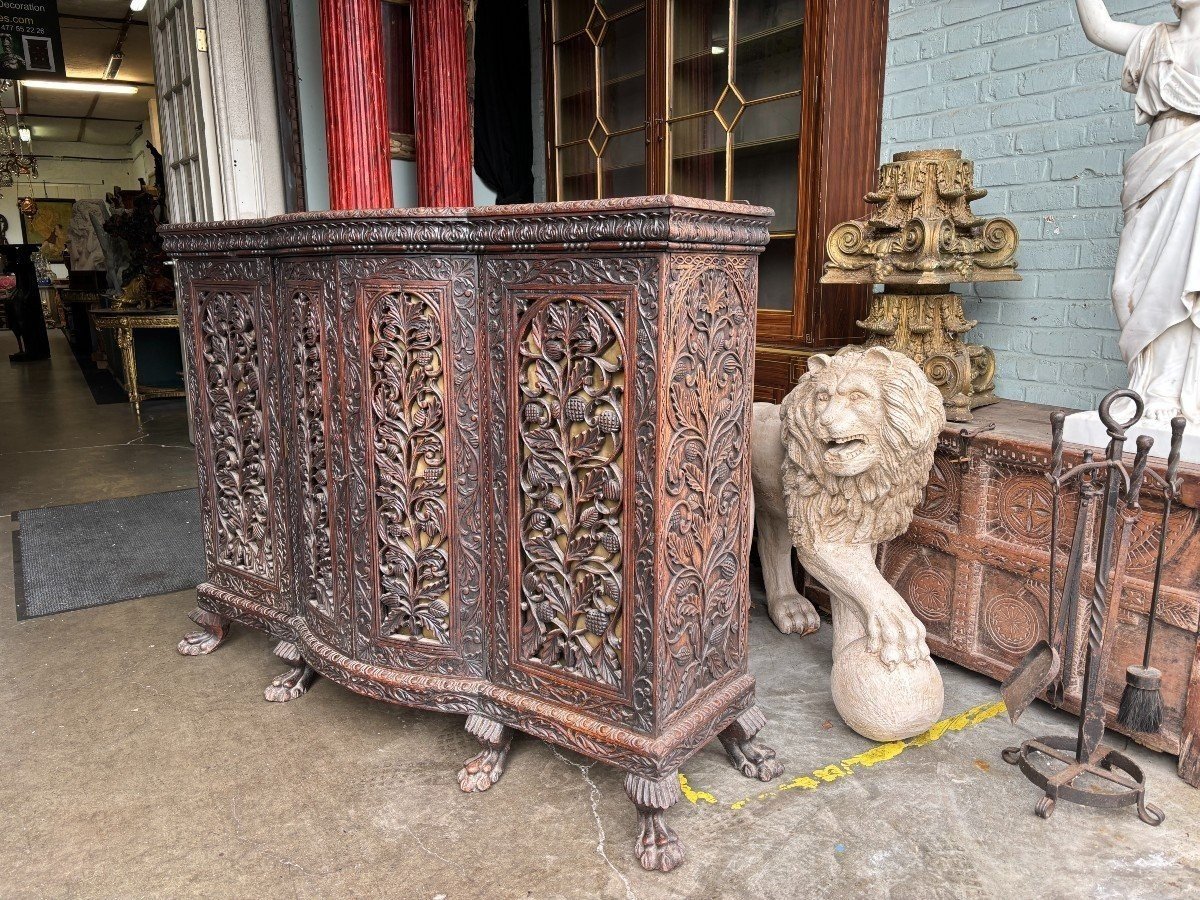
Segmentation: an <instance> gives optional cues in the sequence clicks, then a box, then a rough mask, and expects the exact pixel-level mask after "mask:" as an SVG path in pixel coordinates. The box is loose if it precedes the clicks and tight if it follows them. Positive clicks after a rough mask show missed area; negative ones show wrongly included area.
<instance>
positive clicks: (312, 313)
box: [291, 290, 334, 619]
mask: <svg viewBox="0 0 1200 900" xmlns="http://www.w3.org/2000/svg"><path fill="white" fill-rule="evenodd" d="M291 304H292V323H293V325H292V335H291V337H292V367H293V377H294V379H295V386H296V388H295V389H296V400H295V403H296V409H295V413H296V437H297V439H298V440H297V443H298V447H297V453H298V457H299V458H298V463H299V467H300V481H301V483H302V484H303V485H304V490H303V491H302V492H301V494H300V501H301V502H300V506H301V508H300V528H301V534H300V540H301V542H302V543H303V544H304V545H305V547H306V548H307V551H306V552H305V553H304V554H303V555H302V556H303V559H302V563H303V566H304V569H305V576H306V577H305V583H304V584H303V588H304V589H305V596H304V597H303V598H302V600H303V602H305V603H307V604H308V605H309V606H311V607H312V608H313V609H315V610H317V611H318V612H319V613H321V615H323V616H325V617H326V618H330V619H332V618H333V614H334V609H333V578H334V574H333V564H332V559H333V546H332V540H331V529H330V520H329V507H330V497H329V493H330V485H329V474H328V473H329V458H328V445H327V440H328V436H327V435H326V433H325V384H326V379H325V365H324V361H323V358H322V355H323V353H324V345H325V334H324V326H323V325H322V323H321V315H320V298H319V297H316V298H314V297H312V296H310V294H309V293H308V292H307V291H304V290H296V291H293V292H292V295H291Z"/></svg>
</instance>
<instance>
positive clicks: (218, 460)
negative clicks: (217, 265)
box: [198, 291, 275, 580]
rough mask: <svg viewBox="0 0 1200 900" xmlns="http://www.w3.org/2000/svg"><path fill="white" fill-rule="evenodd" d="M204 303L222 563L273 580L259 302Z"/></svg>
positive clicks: (207, 297) (214, 299)
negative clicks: (256, 308)
mask: <svg viewBox="0 0 1200 900" xmlns="http://www.w3.org/2000/svg"><path fill="white" fill-rule="evenodd" d="M198 300H199V306H200V340H201V350H202V353H203V356H204V376H205V383H204V392H205V396H206V398H207V400H208V407H209V421H208V423H207V424H208V427H209V428H210V429H211V432H212V445H211V446H212V466H213V489H214V498H215V504H214V509H213V516H214V520H215V523H214V524H215V527H216V530H217V535H218V538H217V541H216V547H217V561H218V562H219V563H221V564H223V565H227V566H231V567H233V568H236V569H240V570H242V571H244V572H247V573H249V574H251V575H256V576H259V577H260V578H265V579H269V580H270V579H273V578H274V573H275V547H274V541H273V539H272V534H271V521H270V497H269V489H268V476H267V464H266V456H265V450H264V446H263V441H264V434H265V429H264V421H263V409H262V403H263V397H262V394H263V390H264V385H263V381H262V375H261V371H260V363H259V345H258V331H257V329H256V327H255V321H254V298H253V295H252V294H250V293H248V292H247V293H243V292H235V291H210V292H204V293H202V294H201V295H200V296H199V298H198Z"/></svg>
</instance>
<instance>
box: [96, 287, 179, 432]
mask: <svg viewBox="0 0 1200 900" xmlns="http://www.w3.org/2000/svg"><path fill="white" fill-rule="evenodd" d="M88 315H89V316H90V317H91V320H92V325H93V327H94V328H95V329H96V331H97V332H102V331H106V330H111V331H112V332H113V334H115V335H116V340H117V348H118V349H119V350H120V351H121V387H123V388H124V389H125V393H126V394H127V395H128V396H129V402H130V403H131V404H133V411H134V412H135V413H136V414H138V415H141V412H142V401H143V400H147V399H150V398H155V397H183V396H186V391H185V390H184V388H183V385H182V384H180V385H179V387H164V386H162V385H150V384H142V383H141V381H140V380H139V376H138V361H137V341H136V340H135V339H134V331H135V330H141V329H157V330H161V329H164V328H165V329H167V330H168V331H171V332H177V331H179V313H178V312H176V311H175V310H173V309H163V310H157V309H156V310H147V309H100V308H94V309H92V310H91V311H90V312H89V313H88ZM171 343H172V344H176V345H177V344H178V341H177V340H175V339H174V338H172V341H171ZM172 353H174V350H173V349H172Z"/></svg>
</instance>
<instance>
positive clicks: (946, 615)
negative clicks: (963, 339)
mask: <svg viewBox="0 0 1200 900" xmlns="http://www.w3.org/2000/svg"><path fill="white" fill-rule="evenodd" d="M1051 412H1053V408H1052V407H1048V406H1037V405H1034V404H1029V403H1018V402H1014V401H1010V400H1005V401H1001V402H1000V403H997V404H996V405H994V406H989V407H987V408H986V409H983V410H978V411H977V412H976V416H975V421H974V422H972V423H971V426H970V427H969V428H968V429H965V430H964V429H963V428H962V427H961V426H958V425H955V424H951V425H949V426H947V428H946V430H945V431H944V432H943V433H942V438H941V441H940V443H939V445H938V451H937V456H936V458H935V461H934V469H933V473H932V476H931V477H930V481H929V487H928V489H927V490H926V493H925V499H924V501H923V503H922V504H921V506H920V507H919V508H918V509H917V513H916V516H915V517H914V519H913V524H912V527H911V528H910V529H909V531H908V533H907V534H905V535H904V536H903V537H900V538H898V539H896V540H894V541H892V542H891V544H890V545H889V546H887V547H886V548H885V549H884V550H883V558H882V568H883V571H884V574H885V575H886V576H887V577H888V579H889V580H890V581H891V582H892V583H893V584H894V585H895V586H896V588H897V590H899V591H900V593H901V594H902V595H903V596H904V597H906V598H907V599H908V601H909V604H910V606H911V607H912V609H913V611H914V612H915V613H916V614H917V615H918V616H920V618H921V620H922V621H923V622H924V623H925V626H926V628H927V629H928V632H929V647H930V649H931V650H932V651H933V652H934V653H936V654H937V655H938V656H941V657H943V658H945V659H949V660H953V661H954V662H956V663H958V664H959V665H962V666H966V667H967V668H969V669H973V670H975V671H977V672H982V673H984V674H986V675H990V676H992V677H993V678H996V679H1002V678H1004V677H1005V676H1006V675H1007V674H1008V673H1009V671H1011V669H1012V667H1013V666H1014V665H1016V663H1017V662H1019V661H1020V659H1021V657H1022V656H1023V655H1024V654H1025V652H1026V651H1027V650H1029V648H1030V647H1032V646H1033V644H1034V642H1036V641H1037V640H1038V639H1039V638H1043V637H1045V636H1046V603H1047V594H1046V572H1047V568H1048V567H1049V564H1050V554H1049V542H1050V499H1051V495H1050V485H1049V484H1048V482H1047V481H1046V479H1045V474H1044V473H1045V472H1046V471H1047V470H1048V469H1049V462H1050V413H1051ZM988 425H991V426H993V427H992V429H991V430H987V431H982V430H979V429H981V428H983V427H986V426H988ZM964 432H965V433H964ZM971 432H975V433H974V434H971ZM1072 446H1073V445H1068V452H1067V454H1066V457H1065V458H1066V460H1067V463H1068V465H1073V464H1075V463H1077V462H1079V461H1080V454H1079V452H1074V453H1072V452H1071V448H1072ZM1075 449H1076V451H1078V449H1079V448H1075ZM1152 467H1154V468H1157V469H1158V470H1159V472H1160V474H1161V473H1162V460H1157V459H1152ZM1180 477H1181V479H1182V481H1183V502H1182V503H1181V504H1179V505H1177V506H1175V507H1174V508H1173V509H1172V512H1171V522H1170V530H1169V532H1168V536H1167V550H1166V561H1165V567H1164V578H1163V585H1164V587H1163V594H1162V598H1161V600H1160V602H1159V610H1158V620H1159V629H1158V632H1157V634H1156V637H1155V658H1154V659H1153V660H1152V663H1153V664H1154V666H1156V667H1157V668H1159V669H1161V670H1162V672H1163V700H1164V704H1165V707H1166V709H1165V716H1164V724H1163V727H1162V730H1161V731H1160V732H1159V734H1157V735H1154V736H1147V735H1131V736H1132V737H1133V738H1134V739H1135V740H1137V741H1140V742H1141V743H1144V744H1145V745H1146V746H1148V747H1152V748H1154V749H1156V750H1165V751H1167V752H1170V753H1177V754H1179V773H1180V776H1181V777H1183V778H1184V779H1185V780H1187V781H1188V782H1189V783H1191V784H1193V785H1195V784H1197V783H1200V652H1198V651H1200V644H1198V641H1200V510H1198V509H1197V507H1198V506H1200V467H1197V466H1189V465H1186V464H1185V465H1183V466H1181V467H1180ZM1147 494H1148V496H1147ZM1142 503H1143V508H1144V511H1143V515H1142V519H1141V524H1140V525H1138V526H1137V528H1136V530H1135V532H1134V536H1133V542H1132V545H1131V546H1132V552H1131V559H1130V564H1129V567H1128V570H1127V576H1126V582H1125V585H1124V592H1123V596H1122V598H1121V612H1120V615H1119V617H1118V618H1117V619H1116V622H1117V624H1116V626H1115V627H1116V629H1117V632H1116V635H1117V638H1116V644H1115V645H1114V646H1115V649H1114V651H1113V653H1112V654H1111V656H1110V657H1109V669H1108V671H1107V672H1106V673H1105V688H1106V693H1107V706H1108V713H1109V715H1108V726H1109V727H1110V728H1116V712H1117V708H1118V706H1119V705H1120V700H1121V691H1122V689H1123V688H1124V686H1125V668H1126V666H1128V665H1130V664H1131V663H1140V662H1141V655H1142V649H1143V644H1144V641H1145V630H1146V617H1147V615H1148V614H1149V609H1150V592H1151V586H1152V584H1153V579H1154V563H1155V554H1156V549H1157V541H1156V540H1154V535H1155V533H1156V529H1157V525H1158V522H1159V520H1160V519H1161V517H1162V495H1161V493H1160V492H1158V491H1156V490H1154V489H1152V488H1148V489H1147V490H1146V491H1143V494H1142ZM1067 506H1068V508H1067V509H1066V510H1065V511H1064V513H1063V515H1064V519H1063V521H1064V522H1066V523H1067V525H1066V527H1063V528H1062V529H1060V532H1059V534H1060V536H1061V540H1062V543H1061V545H1060V546H1061V547H1062V548H1063V552H1062V553H1061V554H1060V555H1059V561H1060V563H1059V564H1060V565H1061V566H1064V567H1065V565H1066V556H1067V552H1069V541H1070V538H1071V527H1070V526H1071V523H1073V522H1074V517H1075V509H1074V507H1073V506H1072V505H1071V504H1070V503H1068V504H1067ZM1096 506H1099V504H1096ZM1093 512H1094V513H1095V512H1098V510H1095V509H1094V510H1093ZM1091 527H1092V528H1095V527H1097V525H1096V523H1095V522H1094V521H1093V522H1092V524H1091ZM1086 544H1087V546H1092V545H1093V544H1094V541H1090V540H1089V541H1087V542H1086ZM1094 566H1095V561H1094V560H1087V561H1086V562H1085V565H1084V572H1085V575H1084V584H1083V591H1082V596H1084V597H1090V596H1091V591H1092V585H1091V572H1092V571H1093V569H1094ZM1061 577H1062V573H1061V571H1060V574H1059V578H1061ZM1087 614H1088V604H1086V603H1080V604H1079V616H1080V621H1079V622H1078V623H1077V626H1076V628H1075V630H1074V635H1075V641H1074V653H1073V655H1072V656H1071V657H1070V661H1071V663H1072V665H1071V669H1070V672H1069V675H1068V677H1067V681H1066V684H1065V687H1066V702H1065V704H1064V705H1065V707H1066V708H1067V709H1069V710H1070V711H1071V712H1075V713H1077V712H1078V709H1079V697H1080V693H1081V690H1082V678H1083V663H1084V654H1085V647H1086V644H1087V627H1086V618H1087ZM1066 665H1067V663H1066V662H1064V670H1065V669H1066ZM1117 730H1120V729H1117Z"/></svg>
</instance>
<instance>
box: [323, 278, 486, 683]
mask: <svg viewBox="0 0 1200 900" xmlns="http://www.w3.org/2000/svg"><path fill="white" fill-rule="evenodd" d="M338 291H339V297H340V315H341V327H342V338H341V342H342V347H343V350H344V353H343V359H342V370H343V381H342V386H341V390H342V403H343V405H344V407H345V441H346V453H347V465H348V467H349V469H350V471H351V472H353V473H354V474H353V475H352V476H351V478H350V479H349V481H348V483H347V491H346V494H347V503H346V509H347V516H348V517H349V528H350V531H351V548H352V568H351V588H350V589H351V595H352V601H351V602H352V607H353V616H354V633H355V640H356V644H357V655H358V657H359V658H360V659H363V660H366V661H369V662H377V663H381V664H383V665H388V666H394V667H396V668H402V669H417V670H420V671H422V672H424V673H428V674H432V673H442V674H462V675H481V674H482V673H483V658H482V643H483V636H482V610H481V584H482V565H481V553H482V542H483V528H484V523H483V520H482V516H481V510H480V489H481V485H480V473H481V472H482V463H481V456H480V440H481V433H480V431H481V430H480V408H479V401H480V383H481V382H480V376H479V371H478V363H477V359H476V356H477V348H476V345H477V342H478V340H479V329H478V320H477V310H476V297H477V290H476V261H475V258H474V257H473V256H435V255H431V256H408V257H365V258H349V259H341V260H339V262H338Z"/></svg>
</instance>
